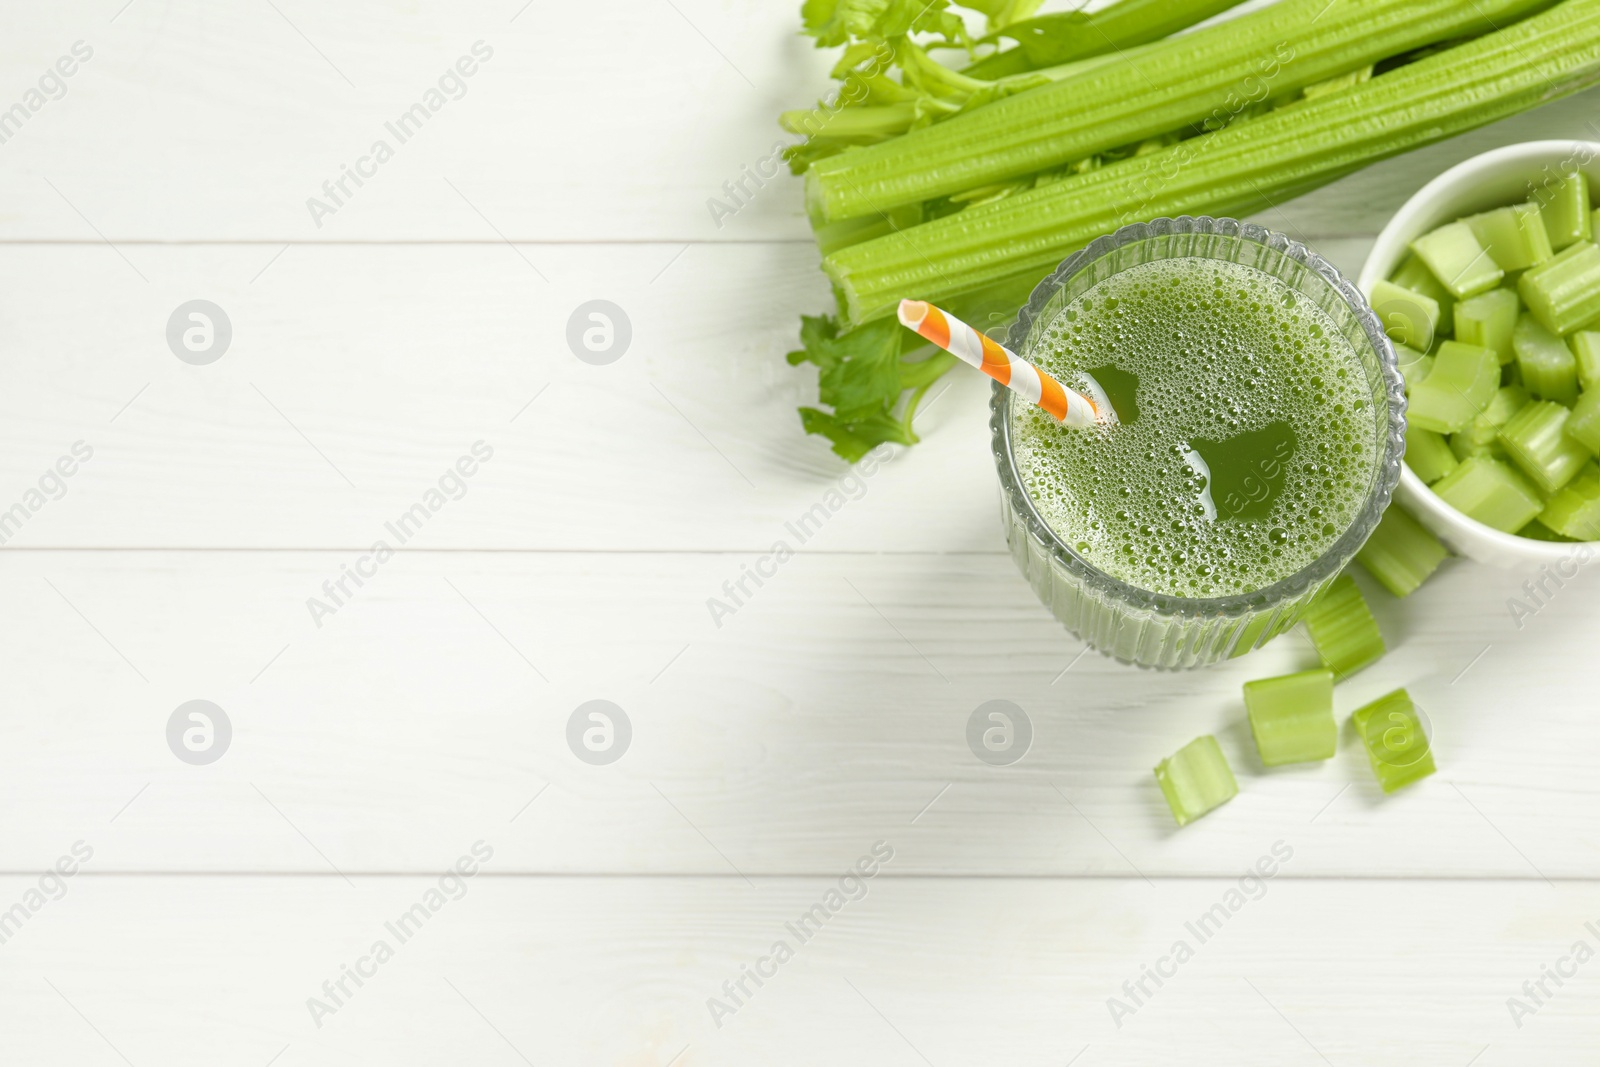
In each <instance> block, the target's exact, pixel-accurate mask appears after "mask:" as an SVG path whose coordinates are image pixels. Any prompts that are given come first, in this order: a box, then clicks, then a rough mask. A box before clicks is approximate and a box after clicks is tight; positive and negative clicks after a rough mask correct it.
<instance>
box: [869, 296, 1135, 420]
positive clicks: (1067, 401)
mask: <svg viewBox="0 0 1600 1067" xmlns="http://www.w3.org/2000/svg"><path fill="white" fill-rule="evenodd" d="M900 324H901V325H902V326H905V327H906V328H907V329H910V330H915V331H916V332H917V333H919V334H921V335H922V336H923V337H924V338H926V339H927V340H929V341H931V342H933V343H934V344H936V345H938V346H939V347H940V348H942V349H944V350H945V351H946V352H949V353H950V354H951V355H953V356H955V357H956V358H957V359H960V360H961V361H962V362H963V363H967V364H970V365H971V366H974V367H976V368H978V369H979V370H981V371H983V373H985V374H987V375H988V376H989V377H991V378H993V379H994V380H995V381H997V382H999V383H1000V384H1001V385H1004V386H1009V387H1010V388H1011V389H1013V390H1014V391H1016V393H1017V394H1018V395H1019V396H1021V397H1022V398H1023V399H1024V400H1026V401H1028V403H1030V404H1037V405H1038V406H1039V407H1041V408H1043V409H1044V410H1045V411H1046V412H1047V413H1048V414H1049V415H1050V416H1051V417H1052V418H1054V419H1055V420H1056V421H1057V422H1059V423H1062V424H1063V425H1066V426H1076V427H1090V426H1096V425H1098V424H1100V423H1101V422H1105V421H1108V417H1109V414H1110V411H1111V407H1110V405H1109V404H1106V403H1105V402H1104V401H1103V400H1102V401H1100V402H1099V403H1096V402H1095V401H1094V400H1092V399H1090V398H1089V397H1087V396H1084V395H1083V394H1082V393H1079V392H1077V391H1075V390H1072V389H1068V388H1067V387H1066V386H1064V385H1062V384H1061V383H1060V382H1058V381H1056V380H1055V379H1054V378H1052V377H1051V376H1050V375H1048V374H1046V373H1045V372H1044V371H1042V370H1040V369H1039V368H1038V367H1035V366H1034V365H1033V364H1032V363H1029V362H1028V361H1027V360H1025V359H1023V358H1022V357H1021V356H1019V355H1017V354H1016V353H1015V352H1013V351H1011V350H1010V349H1009V348H1006V347H1005V346H1004V345H1001V344H998V343H996V342H994V341H992V340H990V339H989V338H987V337H985V336H984V335H983V334H981V333H979V332H978V331H977V330H974V329H973V328H972V327H971V326H968V325H967V324H966V323H964V322H962V321H961V320H960V319H958V318H956V317H955V316H954V315H951V314H950V313H949V312H946V311H941V310H940V309H938V308H936V307H934V306H933V305H932V304H929V303H926V302H925V301H922V300H902V301H900Z"/></svg>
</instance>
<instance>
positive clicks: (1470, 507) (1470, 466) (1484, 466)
mask: <svg viewBox="0 0 1600 1067" xmlns="http://www.w3.org/2000/svg"><path fill="white" fill-rule="evenodd" d="M1433 491H1434V493H1435V494H1436V495H1437V496H1438V497H1439V499H1440V500H1443V501H1444V502H1445V503H1446V504H1449V505H1450V506H1451V507H1453V508H1455V509H1456V510H1457V511H1459V512H1461V513H1462V514H1463V515H1465V516H1467V517H1468V518H1470V519H1476V520H1477V521H1479V522H1481V523H1483V524H1484V525H1485V526H1489V527H1492V528H1493V529H1496V530H1500V531H1503V532H1505V533H1516V532H1517V531H1518V530H1520V529H1522V528H1523V527H1524V526H1526V525H1528V521H1529V520H1530V519H1532V518H1533V517H1534V516H1535V515H1538V514H1539V512H1541V511H1543V510H1544V498H1543V497H1541V496H1540V495H1539V491H1538V490H1537V489H1535V488H1534V487H1533V485H1532V484H1531V483H1529V481H1528V480H1527V479H1526V478H1524V477H1523V476H1522V475H1521V474H1519V473H1518V472H1517V471H1516V470H1514V469H1512V467H1511V466H1510V465H1509V464H1507V463H1503V462H1501V461H1500V460H1498V459H1493V458H1490V457H1488V456H1471V457H1469V458H1467V459H1465V460H1463V461H1462V463H1461V466H1459V467H1457V468H1456V469H1455V470H1453V471H1451V472H1450V473H1449V474H1447V475H1445V476H1444V477H1443V478H1441V479H1439V480H1438V481H1437V482H1435V483H1434V484H1433ZM1358 558H1359V557H1358Z"/></svg>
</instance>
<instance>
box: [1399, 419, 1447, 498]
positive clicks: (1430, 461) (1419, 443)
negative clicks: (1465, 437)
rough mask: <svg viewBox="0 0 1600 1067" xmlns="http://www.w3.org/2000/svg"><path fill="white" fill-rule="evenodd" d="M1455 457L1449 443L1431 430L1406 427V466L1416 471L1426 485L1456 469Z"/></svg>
mask: <svg viewBox="0 0 1600 1067" xmlns="http://www.w3.org/2000/svg"><path fill="white" fill-rule="evenodd" d="M1456 463H1457V460H1456V455H1455V453H1454V452H1452V451H1450V443H1449V442H1448V441H1446V440H1445V439H1444V438H1443V437H1441V436H1439V435H1438V434H1436V433H1434V432H1433V431H1432V430H1424V429H1423V428H1422V427H1420V426H1414V425H1411V424H1409V423H1408V424H1407V425H1406V466H1408V467H1410V468H1411V469H1412V470H1413V471H1416V473H1417V477H1418V478H1421V479H1422V481H1423V483H1424V484H1426V485H1432V484H1433V483H1434V482H1436V481H1438V480H1439V479H1440V478H1443V477H1444V476H1445V475H1446V474H1449V473H1450V472H1451V471H1453V470H1455V469H1456Z"/></svg>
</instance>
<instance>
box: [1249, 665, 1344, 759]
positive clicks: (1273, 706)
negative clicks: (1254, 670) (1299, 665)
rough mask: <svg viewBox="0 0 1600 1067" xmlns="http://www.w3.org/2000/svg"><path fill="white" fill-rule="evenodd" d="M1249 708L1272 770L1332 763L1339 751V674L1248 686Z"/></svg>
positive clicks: (1321, 671) (1321, 670) (1259, 747)
mask: <svg viewBox="0 0 1600 1067" xmlns="http://www.w3.org/2000/svg"><path fill="white" fill-rule="evenodd" d="M1244 706H1245V710H1246V711H1247V712H1249V714H1250V733H1251V735H1252V736H1253V737H1254V738H1255V739H1256V751H1257V752H1259V753H1261V762H1262V763H1264V764H1266V765H1267V766H1268V767H1281V766H1283V765H1284V764H1285V763H1310V762H1312V761H1314V760H1325V759H1329V758H1331V757H1332V756H1333V753H1334V751H1335V749H1336V748H1337V747H1338V744H1339V726H1338V724H1337V723H1335V722H1334V721H1333V672H1332V671H1330V670H1328V669H1327V668H1326V667H1318V668H1317V669H1316V670H1313V671H1302V672H1300V673H1299V674H1286V675H1284V676H1283V677H1281V678H1262V679H1261V680H1259V681H1255V682H1246V683H1245V684H1244Z"/></svg>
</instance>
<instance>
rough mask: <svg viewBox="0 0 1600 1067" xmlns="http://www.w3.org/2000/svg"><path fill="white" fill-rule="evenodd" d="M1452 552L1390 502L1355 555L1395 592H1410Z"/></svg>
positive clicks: (1396, 594)
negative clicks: (1380, 520)
mask: <svg viewBox="0 0 1600 1067" xmlns="http://www.w3.org/2000/svg"><path fill="white" fill-rule="evenodd" d="M1449 555H1450V553H1449V552H1448V551H1447V550H1446V549H1445V547H1444V545H1442V544H1440V543H1439V539H1438V538H1437V537H1435V536H1433V534H1431V533H1429V532H1428V531H1427V530H1425V529H1423V527H1422V524H1421V523H1419V522H1417V520H1416V519H1413V518H1412V517H1411V516H1410V514H1408V513H1407V512H1406V511H1404V510H1402V509H1401V507H1400V505H1398V504H1391V505H1390V506H1389V510H1388V511H1386V512H1384V513H1383V521H1382V522H1380V523H1378V528H1377V529H1376V530H1373V531H1372V536H1371V537H1370V538H1368V539H1367V543H1366V545H1364V546H1363V547H1362V549H1361V551H1360V552H1359V553H1358V554H1357V555H1356V559H1357V560H1358V561H1359V562H1360V564H1361V565H1362V566H1363V567H1365V568H1367V572H1368V573H1369V574H1371V575H1372V576H1373V577H1374V578H1376V579H1378V581H1379V583H1381V584H1382V585H1383V587H1384V588H1385V589H1387V590H1389V592H1391V593H1393V594H1394V595H1395V596H1400V597H1404V596H1410V595H1411V594H1412V593H1414V592H1416V591H1417V587H1418V586H1419V585H1421V584H1422V583H1423V582H1425V581H1427V580H1428V576H1429V575H1431V574H1432V573H1433V572H1434V571H1436V570H1438V569H1439V564H1441V563H1443V562H1444V561H1445V558H1446V557H1448V556H1449Z"/></svg>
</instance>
